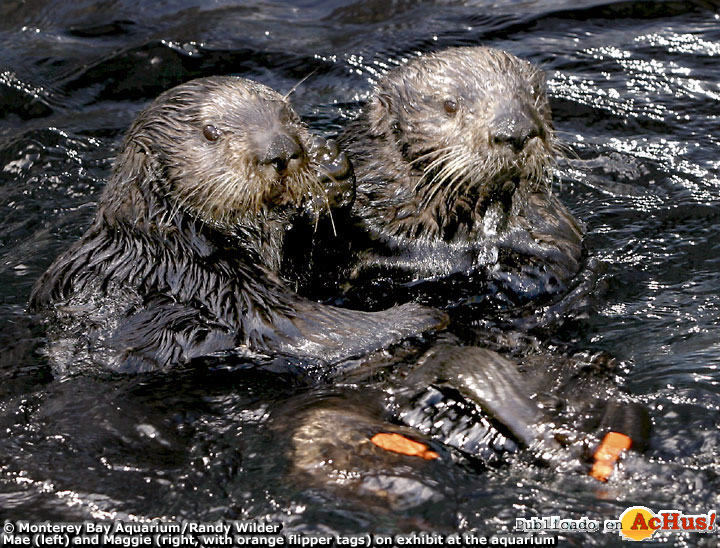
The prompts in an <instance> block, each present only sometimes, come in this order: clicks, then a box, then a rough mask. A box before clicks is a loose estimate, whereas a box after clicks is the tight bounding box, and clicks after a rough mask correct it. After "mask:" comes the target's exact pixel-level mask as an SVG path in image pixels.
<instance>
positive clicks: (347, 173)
mask: <svg viewBox="0 0 720 548" xmlns="http://www.w3.org/2000/svg"><path fill="white" fill-rule="evenodd" d="M310 156H311V157H312V158H313V160H314V161H315V163H316V164H317V166H318V171H319V174H320V182H321V183H322V184H323V185H324V186H325V193H326V199H327V201H328V203H327V204H326V205H328V206H329V207H330V208H332V209H336V208H343V207H350V206H352V204H353V201H354V200H355V175H354V173H353V169H352V164H351V163H350V160H349V159H348V157H347V154H345V153H344V152H342V151H341V150H340V147H338V144H337V143H336V142H335V141H334V140H333V139H324V138H322V137H319V136H315V137H314V138H313V140H312V144H311V148H310Z"/></svg>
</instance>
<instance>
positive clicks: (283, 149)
mask: <svg viewBox="0 0 720 548" xmlns="http://www.w3.org/2000/svg"><path fill="white" fill-rule="evenodd" d="M304 154H305V150H304V149H303V147H302V145H301V144H300V141H299V140H298V139H297V137H293V136H290V135H288V134H286V133H279V134H277V135H275V136H273V138H272V140H271V141H270V142H269V144H268V145H267V147H266V148H265V151H264V154H262V155H261V157H260V163H261V164H262V165H272V166H273V167H274V168H275V170H276V171H277V172H278V173H280V174H282V173H285V171H287V169H288V165H289V164H290V162H291V161H292V160H298V159H300V158H302V157H303V155H304Z"/></svg>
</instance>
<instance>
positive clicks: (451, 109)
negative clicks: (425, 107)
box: [443, 99, 458, 116]
mask: <svg viewBox="0 0 720 548" xmlns="http://www.w3.org/2000/svg"><path fill="white" fill-rule="evenodd" d="M443 108H444V109H445V112H447V113H448V114H449V115H450V116H454V115H455V113H456V112H457V111H458V104H457V101H455V100H454V99H447V100H445V102H444V103H443Z"/></svg>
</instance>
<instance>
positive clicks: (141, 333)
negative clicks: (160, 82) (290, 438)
mask: <svg viewBox="0 0 720 548" xmlns="http://www.w3.org/2000/svg"><path fill="white" fill-rule="evenodd" d="M351 176H352V174H351V170H350V169H349V166H348V164H347V161H346V159H345V158H344V156H343V155H342V154H341V153H339V151H338V150H337V148H336V147H333V146H332V144H331V143H326V142H324V141H323V140H322V139H319V138H313V136H312V135H311V134H310V132H309V131H308V129H307V128H306V127H305V126H304V125H303V124H302V122H301V121H300V119H299V117H298V116H297V114H296V113H295V112H294V111H293V110H292V108H291V106H290V105H289V103H288V101H287V100H286V99H285V98H284V97H283V96H282V95H280V94H278V93H277V92H275V91H273V90H271V89H270V88H268V87H266V86H264V85H261V84H259V83H256V82H252V81H250V80H246V79H243V78H239V77H210V78H202V79H197V80H193V81H190V82H187V83H184V84H182V85H179V86H177V87H175V88H173V89H170V90H168V91H166V92H165V93H163V94H161V95H160V96H159V97H158V98H157V99H156V100H155V101H153V102H152V103H151V104H150V106H148V107H147V108H146V109H145V110H144V111H142V112H141V113H140V114H139V115H138V117H137V118H136V120H135V121H134V123H133V124H132V126H131V128H130V130H129V132H128V133H127V136H126V137H125V140H124V142H123V145H122V149H121V151H120V153H119V155H118V158H117V160H116V163H115V166H114V170H113V172H112V175H111V177H110V180H109V182H108V184H107V187H106V189H105V191H104V193H103V194H102V197H101V198H100V202H99V206H98V209H97V214H96V216H95V219H94V221H93V222H92V224H91V226H90V228H89V229H88V230H87V231H86V232H85V234H84V235H83V236H82V237H81V238H80V240H79V241H78V242H76V243H75V244H74V245H73V246H72V247H71V248H70V249H69V250H67V251H66V252H65V253H63V254H62V255H61V256H60V257H58V258H57V259H56V260H55V262H54V263H53V264H52V265H51V266H50V267H49V269H48V270H47V272H45V274H44V275H43V276H42V277H41V278H40V280H39V281H38V282H37V283H36V285H35V286H34V288H33V290H32V293H31V296H30V310H31V311H42V310H49V311H51V312H53V313H54V321H52V322H51V332H52V338H53V339H54V340H55V341H56V344H54V345H52V348H51V352H52V353H53V358H54V360H55V362H57V363H58V364H59V365H60V366H61V367H70V366H71V365H73V363H76V362H79V361H84V360H85V359H86V358H87V360H89V362H91V363H95V362H98V361H99V362H101V363H102V364H103V365H106V366H108V367H110V368H111V369H113V370H117V371H146V370H155V369H165V368H168V367H170V366H172V365H174V364H177V363H180V362H188V361H189V360H191V359H193V358H196V357H201V356H206V355H208V354H210V353H214V352H218V351H224V350H229V349H235V350H237V351H240V352H246V353H248V354H251V355H253V354H257V353H260V354H275V353H279V354H289V355H291V356H297V357H301V358H314V359H315V358H316V359H319V360H321V361H322V362H323V363H332V362H337V361H339V360H342V359H343V358H348V357H351V356H355V355H360V354H364V353H367V352H370V351H373V350H376V349H378V348H381V347H383V346H386V345H388V344H390V343H392V342H394V341H397V340H398V339H400V338H402V337H405V336H407V335H412V334H418V333H420V332H422V331H424V330H429V329H431V328H434V327H437V326H439V325H441V324H442V323H443V322H444V318H443V316H442V315H441V314H440V313H437V312H434V311H431V310H430V309H426V308H423V307H420V306H417V305H409V306H405V307H399V308H393V309H390V310H386V311H382V312H377V313H367V312H356V311H352V310H343V309H339V308H333V307H330V306H323V305H320V304H317V303H315V302H312V301H310V300H306V299H304V298H301V297H299V296H297V295H295V294H294V293H293V292H292V291H291V290H290V289H289V288H288V285H287V283H286V281H285V280H283V279H282V277H281V276H280V275H279V271H280V269H281V264H282V250H283V241H284V235H285V234H286V232H288V230H289V228H290V226H291V224H292V222H293V220H294V218H295V217H297V216H300V217H303V216H305V217H307V216H308V215H310V216H312V217H317V216H319V215H320V214H321V213H323V211H326V212H327V210H328V209H332V208H334V207H339V206H343V205H345V203H346V202H347V196H348V185H350V186H352V181H351V180H350V182H348V178H349V177H351ZM343 178H344V179H343ZM323 181H325V182H326V183H327V184H324V183H323ZM330 181H331V182H330Z"/></svg>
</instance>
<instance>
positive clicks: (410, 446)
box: [370, 432, 440, 460]
mask: <svg viewBox="0 0 720 548" xmlns="http://www.w3.org/2000/svg"><path fill="white" fill-rule="evenodd" d="M370 441H371V442H373V443H374V444H375V445H377V446H378V447H380V448H381V449H385V451H392V452H393V453H400V454H401V455H408V456H410V457H422V458H423V459H425V460H433V459H436V458H438V457H439V456H440V455H438V454H437V453H436V452H435V451H430V449H429V448H428V446H427V445H425V444H424V443H420V442H417V441H413V440H411V439H410V438H406V437H405V436H403V435H401V434H388V433H386V432H380V433H379V434H375V435H374V436H373V437H372V438H371V439H370Z"/></svg>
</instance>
